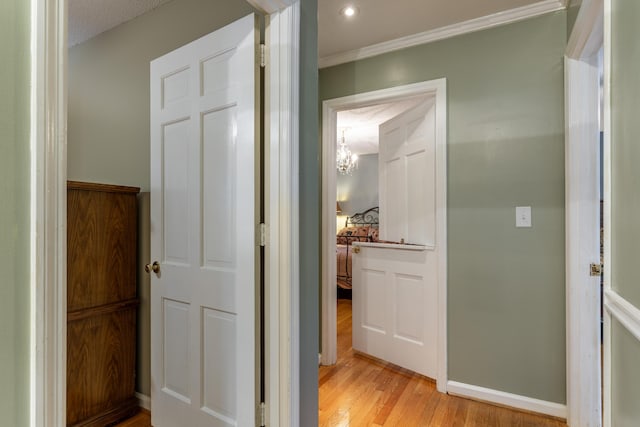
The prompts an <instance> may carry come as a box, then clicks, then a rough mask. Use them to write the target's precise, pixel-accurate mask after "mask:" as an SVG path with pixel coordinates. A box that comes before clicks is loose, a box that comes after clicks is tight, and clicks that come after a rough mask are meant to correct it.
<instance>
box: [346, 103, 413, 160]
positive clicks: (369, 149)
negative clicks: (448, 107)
mask: <svg viewBox="0 0 640 427" xmlns="http://www.w3.org/2000/svg"><path fill="white" fill-rule="evenodd" d="M422 101H424V98H413V99H409V100H405V101H398V102H391V103H387V104H377V105H373V106H371V107H363V108H357V109H354V110H346V111H339V112H338V122H337V127H338V141H340V139H341V138H342V130H343V129H344V130H345V134H344V139H345V141H346V142H347V147H349V149H350V150H351V152H352V153H354V154H359V155H362V154H373V153H377V152H378V126H380V125H381V124H382V123H384V122H386V121H387V120H389V119H391V118H393V117H395V116H397V115H398V114H400V113H402V112H405V111H407V110H408V109H410V108H411V107H414V106H416V105H418V104H419V103H420V102H422Z"/></svg>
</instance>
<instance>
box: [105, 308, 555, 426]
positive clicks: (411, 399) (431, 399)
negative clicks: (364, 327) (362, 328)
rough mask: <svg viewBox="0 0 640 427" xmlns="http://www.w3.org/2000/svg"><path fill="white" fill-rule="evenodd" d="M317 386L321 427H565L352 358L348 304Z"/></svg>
mask: <svg viewBox="0 0 640 427" xmlns="http://www.w3.org/2000/svg"><path fill="white" fill-rule="evenodd" d="M319 384H320V401H319V405H320V412H319V425H320V426H321V427H370V426H398V427H414V426H416V427H417V426H430V427H566V424H565V423H564V422H561V421H557V420H554V419H550V418H546V417H541V416H537V415H533V414H528V413H524V412H518V411H513V410H510V409H506V408H499V407H497V406H492V405H487V404H484V403H479V402H474V401H471V400H467V399H461V398H458V397H453V396H448V395H446V394H441V393H438V392H437V391H436V388H435V383H434V382H433V381H431V380H429V379H428V378H425V377H423V376H421V375H417V374H414V373H413V372H410V371H407V370H406V369H402V368H399V367H397V366H394V365H392V364H390V363H385V362H381V361H379V360H373V359H370V358H368V357H365V356H362V355H358V354H356V353H354V351H353V349H352V348H351V301H349V300H338V363H337V364H336V365H334V366H323V367H321V368H320V374H319ZM117 427H151V417H150V415H149V413H148V412H146V411H143V412H141V413H140V414H138V415H136V416H135V417H134V418H131V419H129V420H127V421H125V422H123V423H121V424H118V426H117ZM303 427H309V426H303Z"/></svg>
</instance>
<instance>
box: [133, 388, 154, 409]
mask: <svg viewBox="0 0 640 427" xmlns="http://www.w3.org/2000/svg"><path fill="white" fill-rule="evenodd" d="M136 399H138V406H139V407H141V408H142V409H146V410H147V411H149V412H151V397H149V396H147V395H146V394H142V393H138V392H136Z"/></svg>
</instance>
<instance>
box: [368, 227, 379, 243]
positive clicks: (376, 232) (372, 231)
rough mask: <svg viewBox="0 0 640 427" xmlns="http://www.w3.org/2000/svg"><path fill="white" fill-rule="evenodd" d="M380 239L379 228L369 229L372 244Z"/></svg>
mask: <svg viewBox="0 0 640 427" xmlns="http://www.w3.org/2000/svg"><path fill="white" fill-rule="evenodd" d="M379 237H380V230H379V229H378V228H377V227H371V228H370V229H369V240H370V241H372V242H377V241H378V238H379Z"/></svg>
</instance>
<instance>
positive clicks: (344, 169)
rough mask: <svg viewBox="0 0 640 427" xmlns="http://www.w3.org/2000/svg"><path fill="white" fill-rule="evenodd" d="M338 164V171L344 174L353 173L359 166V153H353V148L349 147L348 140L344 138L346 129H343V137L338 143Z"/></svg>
mask: <svg viewBox="0 0 640 427" xmlns="http://www.w3.org/2000/svg"><path fill="white" fill-rule="evenodd" d="M336 166H337V168H338V172H340V173H341V174H342V175H351V174H352V173H353V171H354V169H357V168H358V155H357V154H351V150H349V148H347V142H346V141H345V139H344V129H342V139H341V140H340V143H339V145H338V153H337V155H336Z"/></svg>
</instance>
